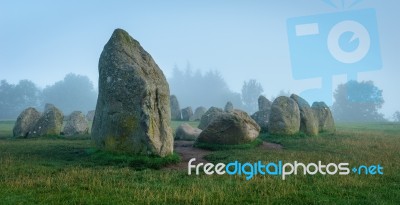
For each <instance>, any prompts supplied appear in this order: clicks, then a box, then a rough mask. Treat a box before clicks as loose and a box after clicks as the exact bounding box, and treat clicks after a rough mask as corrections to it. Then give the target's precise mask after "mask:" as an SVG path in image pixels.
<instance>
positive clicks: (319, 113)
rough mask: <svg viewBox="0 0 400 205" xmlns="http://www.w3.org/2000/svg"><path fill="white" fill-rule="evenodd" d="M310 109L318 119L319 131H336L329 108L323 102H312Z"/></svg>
mask: <svg viewBox="0 0 400 205" xmlns="http://www.w3.org/2000/svg"><path fill="white" fill-rule="evenodd" d="M311 109H312V110H313V111H314V116H315V118H316V119H317V121H318V130H319V132H327V133H334V132H335V131H336V127H335V121H334V120H333V116H332V112H331V109H329V107H328V106H327V105H326V104H325V103H324V102H314V103H313V104H312V106H311Z"/></svg>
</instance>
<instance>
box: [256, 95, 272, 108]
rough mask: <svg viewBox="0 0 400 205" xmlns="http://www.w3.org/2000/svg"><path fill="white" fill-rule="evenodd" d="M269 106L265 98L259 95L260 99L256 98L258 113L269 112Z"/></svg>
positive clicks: (269, 102)
mask: <svg viewBox="0 0 400 205" xmlns="http://www.w3.org/2000/svg"><path fill="white" fill-rule="evenodd" d="M271 104H272V103H271V101H269V100H268V99H267V98H266V97H265V96H263V95H260V97H258V111H270V110H271Z"/></svg>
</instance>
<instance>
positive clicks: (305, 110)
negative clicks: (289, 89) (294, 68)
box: [290, 94, 318, 136]
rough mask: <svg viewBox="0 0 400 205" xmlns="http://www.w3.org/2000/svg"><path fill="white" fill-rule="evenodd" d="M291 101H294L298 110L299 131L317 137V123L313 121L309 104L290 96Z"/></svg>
mask: <svg viewBox="0 0 400 205" xmlns="http://www.w3.org/2000/svg"><path fill="white" fill-rule="evenodd" d="M290 98H291V99H293V100H294V101H296V103H297V105H298V106H299V110H300V131H302V132H304V133H305V134H307V135H311V136H316V135H318V121H317V120H316V119H315V116H314V112H313V110H312V109H311V107H310V104H308V102H307V101H306V100H304V99H303V98H301V97H300V96H298V95H296V94H292V95H291V96H290Z"/></svg>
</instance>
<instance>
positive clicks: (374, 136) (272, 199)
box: [0, 121, 400, 204]
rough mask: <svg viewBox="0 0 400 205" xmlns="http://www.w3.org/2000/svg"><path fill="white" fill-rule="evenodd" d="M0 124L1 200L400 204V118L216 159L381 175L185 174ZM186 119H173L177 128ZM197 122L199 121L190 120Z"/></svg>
mask: <svg viewBox="0 0 400 205" xmlns="http://www.w3.org/2000/svg"><path fill="white" fill-rule="evenodd" d="M13 123H14V122H10V121H9V122H0V204H37V203H38V204H400V172H399V171H400V124H393V123H381V124H339V125H337V129H338V131H337V133H336V134H334V135H328V134H324V135H321V136H319V137H304V136H292V137H271V136H268V135H261V136H260V138H261V139H263V140H266V141H268V142H275V143H279V144H281V145H283V147H284V148H283V149H282V150H268V149H262V148H261V147H256V148H252V149H233V150H223V151H215V152H213V153H211V154H210V155H208V156H206V159H208V160H209V161H211V162H214V163H216V162H225V163H227V162H230V161H235V160H238V161H240V162H255V161H258V160H261V161H263V162H276V161H278V160H283V161H285V162H293V161H295V160H296V161H299V162H303V163H309V162H317V161H322V162H325V163H330V162H333V163H340V162H348V163H350V164H356V165H360V164H367V165H371V164H381V165H382V166H383V167H384V174H383V175H374V176H373V175H367V176H366V175H355V174H350V175H347V176H340V175H334V176H328V175H325V176H323V175H318V174H317V175H314V176H310V175H306V176H303V175H297V176H294V175H292V176H289V177H288V178H287V179H286V180H284V181H283V180H282V179H281V177H278V176H255V177H254V178H253V179H251V180H249V181H246V179H245V177H244V176H238V175H235V176H229V175H222V176H219V175H212V176H207V175H204V174H200V175H199V176H195V175H191V176H188V175H187V170H186V169H185V170H182V171H176V170H166V169H160V170H155V169H141V170H138V169H135V166H140V164H137V163H136V164H135V163H134V164H132V163H131V164H126V163H124V162H126V161H125V160H121V161H118V160H111V161H106V160H104V158H96V155H94V154H93V152H91V150H93V148H92V145H91V141H90V137H89V136H79V137H72V138H62V137H42V138H36V139H12V138H11V130H12V127H13ZM179 123H181V122H173V123H172V125H173V127H175V128H176V127H177V126H178V125H179ZM192 125H196V123H192Z"/></svg>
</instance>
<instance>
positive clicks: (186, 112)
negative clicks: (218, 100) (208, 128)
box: [181, 106, 193, 121]
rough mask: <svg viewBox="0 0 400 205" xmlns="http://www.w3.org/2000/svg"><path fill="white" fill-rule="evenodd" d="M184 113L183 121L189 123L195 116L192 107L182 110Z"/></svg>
mask: <svg viewBox="0 0 400 205" xmlns="http://www.w3.org/2000/svg"><path fill="white" fill-rule="evenodd" d="M181 112H182V120H183V121H189V119H190V118H191V117H192V116H193V110H192V107H190V106H189V107H187V108H184V109H182V110H181Z"/></svg>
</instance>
